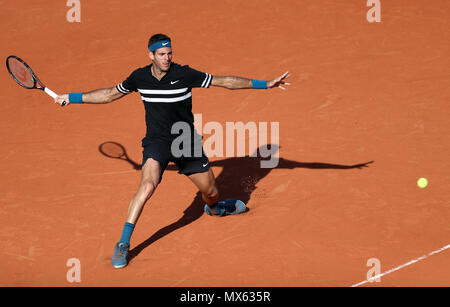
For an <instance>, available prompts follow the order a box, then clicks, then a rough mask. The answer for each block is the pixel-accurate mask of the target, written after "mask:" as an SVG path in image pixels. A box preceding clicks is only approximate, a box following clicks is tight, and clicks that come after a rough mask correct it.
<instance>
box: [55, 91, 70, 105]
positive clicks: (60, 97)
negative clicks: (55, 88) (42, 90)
mask: <svg viewBox="0 0 450 307" xmlns="http://www.w3.org/2000/svg"><path fill="white" fill-rule="evenodd" d="M55 103H57V104H59V105H60V106H61V107H63V106H66V105H68V104H69V103H70V102H69V94H62V95H58V96H56V98H55ZM63 103H65V104H63Z"/></svg>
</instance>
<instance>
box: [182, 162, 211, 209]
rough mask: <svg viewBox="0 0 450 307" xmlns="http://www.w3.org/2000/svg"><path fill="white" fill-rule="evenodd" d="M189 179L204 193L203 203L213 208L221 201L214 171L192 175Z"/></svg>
mask: <svg viewBox="0 0 450 307" xmlns="http://www.w3.org/2000/svg"><path fill="white" fill-rule="evenodd" d="M188 177H189V179H191V181H192V182H193V183H194V184H195V185H196V186H197V188H198V190H199V191H200V193H202V198H203V201H204V202H205V203H206V204H208V205H209V206H212V205H214V204H215V203H216V202H217V201H218V200H219V190H218V189H217V186H216V180H215V177H214V173H213V172H212V169H209V170H208V171H206V172H202V173H196V174H191V175H188Z"/></svg>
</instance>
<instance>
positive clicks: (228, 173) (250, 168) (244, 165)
mask: <svg viewBox="0 0 450 307" xmlns="http://www.w3.org/2000/svg"><path fill="white" fill-rule="evenodd" d="M272 146H277V145H270V144H269V145H268V147H270V148H273V147H272ZM276 149H278V147H276ZM264 160H267V159H262V158H261V157H259V156H258V157H250V156H246V157H236V158H226V159H223V160H217V161H212V162H211V166H219V167H222V172H221V173H220V174H219V175H218V176H217V177H216V184H217V187H218V189H219V195H220V199H226V198H234V199H240V200H242V201H243V202H244V203H246V204H247V203H248V202H249V201H250V199H251V198H252V195H255V191H257V189H258V188H257V186H256V185H257V184H258V182H259V181H261V180H262V179H263V178H265V177H266V176H267V175H269V174H270V172H271V171H272V170H274V169H295V168H309V169H340V170H348V169H364V168H366V167H368V166H369V165H370V164H372V163H373V162H374V161H369V162H365V163H359V164H354V165H340V164H331V163H321V162H297V161H292V160H287V159H284V158H280V159H279V163H278V166H277V167H275V168H261V161H264ZM168 170H176V168H175V167H174V168H171V169H169V168H168ZM264 197H265V196H264V193H262V194H261V193H260V194H259V195H257V198H258V199H259V200H261V199H264ZM204 205H205V204H204V202H203V200H202V196H201V193H200V192H198V193H197V194H196V196H195V198H194V199H193V200H192V202H191V204H190V205H189V207H187V209H186V210H185V211H184V212H183V216H181V217H180V218H179V219H178V220H177V221H175V222H173V223H171V224H169V225H167V226H164V227H163V228H161V229H159V230H158V231H157V232H155V233H154V234H152V235H151V236H150V237H149V238H148V239H146V240H145V241H143V242H141V243H140V244H138V245H137V246H135V247H134V248H133V249H131V250H130V252H129V254H128V260H129V261H131V260H133V259H134V258H136V257H137V256H138V255H139V254H140V253H141V252H142V251H143V250H144V249H145V248H147V247H149V246H150V245H151V244H153V243H154V242H156V241H158V240H160V239H162V238H163V237H165V236H166V235H168V234H170V233H172V232H174V231H176V230H178V229H180V228H182V227H185V226H187V225H189V224H191V223H192V222H194V221H196V220H197V219H199V218H200V217H201V216H202V215H203V212H204V211H203V207H204Z"/></svg>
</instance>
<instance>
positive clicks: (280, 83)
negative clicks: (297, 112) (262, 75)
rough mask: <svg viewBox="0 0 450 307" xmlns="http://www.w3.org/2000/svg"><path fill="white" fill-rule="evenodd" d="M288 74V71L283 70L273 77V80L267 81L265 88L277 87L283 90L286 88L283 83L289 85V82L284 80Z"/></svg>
mask: <svg viewBox="0 0 450 307" xmlns="http://www.w3.org/2000/svg"><path fill="white" fill-rule="evenodd" d="M289 77H290V74H289V72H288V71H287V72H285V73H284V74H283V75H282V76H280V77H278V78H275V79H273V80H270V81H267V88H274V87H279V88H281V89H282V90H285V89H286V88H285V87H284V86H285V85H291V84H290V83H288V82H286V81H284V80H285V79H287V78H289Z"/></svg>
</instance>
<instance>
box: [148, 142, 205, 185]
mask: <svg viewBox="0 0 450 307" xmlns="http://www.w3.org/2000/svg"><path fill="white" fill-rule="evenodd" d="M171 144H172V143H171V142H167V141H161V140H154V141H149V142H148V143H147V144H145V146H144V150H143V151H142V154H143V158H142V166H144V164H145V162H146V161H147V159H149V158H152V159H153V160H156V161H158V162H159V164H160V165H161V176H160V179H159V181H161V179H162V175H163V173H164V171H165V170H166V168H167V165H168V164H169V162H174V163H175V165H176V166H177V167H178V173H179V174H184V175H186V176H189V175H192V174H196V173H203V172H206V171H208V170H209V166H210V165H209V159H208V157H207V156H206V154H205V152H204V151H203V148H202V151H201V156H197V157H196V156H194V155H193V154H192V155H190V156H189V157H179V158H178V157H174V156H173V155H172V151H171Z"/></svg>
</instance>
